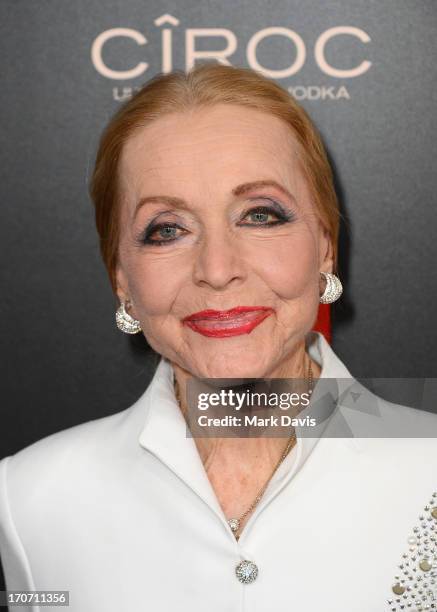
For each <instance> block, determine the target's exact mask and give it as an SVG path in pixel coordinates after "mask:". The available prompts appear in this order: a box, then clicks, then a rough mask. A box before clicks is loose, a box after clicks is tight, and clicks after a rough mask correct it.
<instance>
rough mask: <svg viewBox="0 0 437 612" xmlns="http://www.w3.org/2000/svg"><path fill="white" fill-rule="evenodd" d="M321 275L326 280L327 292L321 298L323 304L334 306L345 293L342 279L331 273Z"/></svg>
mask: <svg viewBox="0 0 437 612" xmlns="http://www.w3.org/2000/svg"><path fill="white" fill-rule="evenodd" d="M320 274H321V275H322V276H323V277H324V278H325V279H326V287H325V291H324V292H323V293H322V295H321V296H320V297H319V302H320V303H321V304H332V302H335V301H336V300H338V298H339V297H340V295H341V294H342V293H343V286H342V284H341V282H340V279H339V278H338V276H336V275H335V274H331V273H330V272H320Z"/></svg>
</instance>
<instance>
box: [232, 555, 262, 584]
mask: <svg viewBox="0 0 437 612" xmlns="http://www.w3.org/2000/svg"><path fill="white" fill-rule="evenodd" d="M235 573H236V575H237V578H238V580H239V581H240V582H242V583H243V584H250V583H251V582H253V581H254V580H256V578H257V576H258V568H257V566H256V565H255V563H253V562H252V561H248V560H247V559H245V560H244V561H241V563H239V564H238V565H237V567H236V568H235Z"/></svg>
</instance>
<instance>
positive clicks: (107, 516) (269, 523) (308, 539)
mask: <svg viewBox="0 0 437 612" xmlns="http://www.w3.org/2000/svg"><path fill="white" fill-rule="evenodd" d="M307 346H308V350H309V352H310V355H311V356H312V358H313V359H315V360H316V361H317V362H318V363H319V365H320V366H321V368H322V372H321V377H322V378H336V379H339V381H340V382H339V389H340V395H341V394H342V400H344V401H343V402H342V403H343V404H344V406H343V407H341V408H340V410H338V411H337V412H335V413H334V416H333V417H332V419H331V420H330V421H329V427H330V426H331V423H332V422H333V421H334V419H336V420H337V426H338V424H339V423H340V425H341V426H342V427H345V428H346V430H347V429H348V428H349V429H350V430H352V431H353V430H354V427H355V426H356V425H357V424H362V422H363V420H364V421H366V422H367V423H368V425H369V426H370V430H371V431H374V432H375V435H374V437H360V438H357V437H355V438H354V437H351V436H347V434H346V435H345V437H336V438H334V437H329V435H327V432H328V429H323V431H320V432H319V434H318V435H317V436H316V437H313V438H308V437H299V436H298V439H297V444H296V445H295V447H294V448H293V450H292V451H291V452H290V454H289V455H288V456H287V458H286V459H285V460H284V462H283V463H282V464H281V465H280V467H279V469H278V470H277V472H276V473H275V475H274V477H273V478H272V480H271V481H270V483H269V486H268V488H267V490H266V491H265V494H264V496H263V498H262V499H261V501H260V503H259V504H258V506H257V507H256V509H255V511H254V512H253V513H252V515H251V516H250V518H249V519H248V522H247V523H246V525H245V527H244V528H243V531H242V534H241V537H240V539H239V541H237V540H236V539H235V537H234V535H233V533H232V531H231V529H230V527H229V525H228V523H227V521H226V517H225V516H224V514H223V511H222V509H221V507H220V505H219V503H218V500H217V497H216V495H215V492H214V490H213V488H212V486H211V483H210V481H209V479H208V477H207V474H206V472H205V469H204V466H203V463H202V461H201V459H200V456H199V453H198V450H197V446H196V444H195V441H194V439H193V438H192V437H187V435H186V423H185V420H184V418H183V415H182V414H181V412H180V409H179V407H178V404H177V402H176V399H175V396H174V391H173V369H172V366H171V364H170V362H169V361H167V360H166V359H165V358H162V359H161V361H160V363H159V365H158V368H157V370H156V372H155V375H154V377H153V379H152V381H151V383H150V385H149V387H148V388H147V390H146V391H145V392H144V394H143V395H142V396H141V397H140V398H139V399H138V401H137V402H136V403H135V404H133V405H132V406H131V407H130V408H128V409H126V410H123V411H122V412H119V413H117V414H114V415H111V416H108V417H105V418H100V419H96V420H94V421H90V422H87V423H83V424H81V425H78V426H75V427H72V428H69V429H67V430H64V431H62V432H59V433H56V434H53V435H51V436H48V437H46V438H44V439H42V440H40V441H38V442H36V443H34V444H32V445H31V446H29V447H27V448H25V449H23V450H21V451H20V452H18V453H16V454H15V455H13V456H10V457H6V458H4V459H3V460H2V461H0V555H1V559H2V563H3V568H4V573H5V578H6V584H7V588H8V590H46V591H47V590H53V591H60V590H63V591H69V598H70V600H69V601H70V605H69V608H68V609H69V610H70V612H100V611H101V612H121V611H123V612H124V611H127V612H140V611H141V612H144V611H149V610H150V611H153V612H172V611H174V610H181V611H183V612H185V611H186V612H205V611H208V612H271V611H272V610H274V611H278V610H298V611H299V612H314V611H316V610H317V611H323V612H352V611H353V612H382V611H384V610H401V609H405V610H416V609H417V610H420V609H423V610H427V609H431V610H432V609H434V608H425V607H424V606H425V605H426V604H427V602H428V604H429V605H430V604H431V602H434V600H433V599H432V598H433V597H434V599H435V598H437V586H436V582H437V546H436V538H437V440H436V437H435V435H436V431H437V416H436V415H434V414H431V413H429V412H425V411H420V410H416V409H413V408H407V407H405V406H400V405H397V404H393V403H390V402H387V401H385V400H383V399H381V398H378V397H377V396H375V395H374V394H372V393H371V392H370V391H368V390H366V389H364V388H362V393H360V394H356V395H354V396H353V399H352V400H350V398H349V400H350V401H349V404H348V401H346V400H345V397H346V394H347V389H346V387H345V386H344V385H345V384H346V383H349V384H350V383H355V382H356V381H354V379H353V377H352V376H351V374H350V373H349V371H348V370H347V369H346V367H345V366H344V364H343V363H342V362H341V361H340V359H339V358H338V357H337V356H336V355H335V353H334V351H333V350H332V348H331V347H330V345H329V344H328V342H327V341H326V340H325V338H324V337H323V335H322V334H320V333H316V332H311V333H310V334H308V336H307ZM317 386H318V385H316V389H317ZM351 402H352V403H355V402H356V403H357V404H356V406H360V407H361V408H360V409H358V410H354V406H353V405H352V403H351ZM339 419H340V420H339ZM393 422H396V423H398V424H400V425H401V426H402V429H400V430H399V431H403V432H405V431H411V432H412V435H413V434H414V432H415V431H419V430H420V431H421V432H423V431H424V430H426V431H428V432H431V431H433V432H434V433H433V434H431V433H430V434H429V437H420V436H422V434H420V436H419V435H417V436H416V437H397V438H395V437H384V438H382V437H377V436H379V435H380V432H381V431H388V429H387V430H384V427H385V426H387V424H390V423H391V424H393ZM419 426H420V427H421V428H422V429H420V427H419ZM372 427H373V430H372ZM416 427H419V429H417V430H416ZM402 435H404V434H402ZM242 561H250V562H252V563H253V564H255V566H256V568H257V570H258V573H257V576H256V578H255V580H253V581H252V582H250V583H248V584H244V583H242V582H241V581H240V580H239V579H238V578H237V575H236V568H237V566H238V565H239V564H240V563H241V562H242ZM433 593H434V594H435V595H434V594H433ZM423 598H426V600H425V599H423ZM421 601H422V604H423V608H421V607H420V605H419V604H420V602H421ZM418 602H419V603H418ZM409 604H410V605H409ZM435 605H436V603H434V607H435ZM401 606H403V607H401ZM40 608H41V610H45V609H46V608H45V607H42V606H41V607H39V606H38V605H34V606H33V607H32V606H31V607H14V608H11V609H13V610H17V611H18V610H23V611H24V610H27V611H29V610H32V611H34V612H35V611H39V610H40ZM51 609H53V608H51Z"/></svg>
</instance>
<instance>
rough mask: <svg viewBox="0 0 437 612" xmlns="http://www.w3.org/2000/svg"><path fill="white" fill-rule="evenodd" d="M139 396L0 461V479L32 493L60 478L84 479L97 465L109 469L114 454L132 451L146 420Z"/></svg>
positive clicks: (12, 486)
mask: <svg viewBox="0 0 437 612" xmlns="http://www.w3.org/2000/svg"><path fill="white" fill-rule="evenodd" d="M143 397H144V394H143V396H141V397H140V398H139V400H137V401H136V402H135V403H134V404H132V405H131V406H129V407H128V408H126V409H124V410H121V411H119V412H117V413H115V414H111V415H108V416H105V417H99V418H96V419H92V420H90V421H87V422H84V423H80V424H78V425H74V426H72V427H69V428H67V429H64V430H61V431H58V432H55V433H52V434H50V435H48V436H45V437H44V438H41V439H40V440H37V441H36V442H33V443H32V444H30V445H28V446H26V447H25V448H23V449H21V450H19V451H18V452H16V453H15V454H12V455H9V456H7V457H4V458H3V459H2V460H1V461H0V478H1V479H3V482H4V484H5V486H6V484H7V487H8V490H9V492H11V494H13V493H14V491H15V492H17V493H18V492H19V491H20V490H23V491H25V490H27V491H28V492H31V491H32V490H33V489H36V488H38V487H42V488H44V487H45V486H50V484H52V483H53V482H54V481H60V480H62V479H63V478H64V479H67V478H71V479H72V480H79V479H80V478H82V479H84V480H85V479H86V478H87V476H89V475H90V470H91V471H92V473H95V472H96V471H98V470H99V466H100V465H103V464H104V465H106V467H107V468H108V469H111V462H112V461H114V460H115V457H117V456H120V454H121V455H123V454H126V453H129V451H131V452H134V451H135V448H136V446H138V444H137V445H135V441H136V438H137V437H138V436H139V434H140V432H141V425H142V424H144V420H145V408H146V407H145V404H144V402H143V401H142V400H143Z"/></svg>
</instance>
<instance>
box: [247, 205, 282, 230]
mask: <svg viewBox="0 0 437 612" xmlns="http://www.w3.org/2000/svg"><path fill="white" fill-rule="evenodd" d="M292 217H293V214H292V213H286V212H285V211H284V213H282V212H280V211H278V210H275V209H274V208H271V207H270V206H257V207H256V208H251V209H250V210H249V211H247V213H246V214H245V215H244V217H243V219H250V220H251V221H252V223H240V225H264V226H271V225H281V224H282V223H286V222H287V221H290V220H291V219H292ZM269 218H270V221H269Z"/></svg>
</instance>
